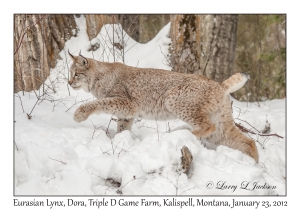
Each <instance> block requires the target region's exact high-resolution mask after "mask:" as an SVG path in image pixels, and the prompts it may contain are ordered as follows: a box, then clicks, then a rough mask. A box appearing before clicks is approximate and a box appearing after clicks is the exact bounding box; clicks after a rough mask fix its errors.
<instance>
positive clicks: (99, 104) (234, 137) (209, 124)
mask: <svg viewBox="0 0 300 210" xmlns="http://www.w3.org/2000/svg"><path fill="white" fill-rule="evenodd" d="M69 55H70V57H71V58H72V60H73V64H72V66H71V69H70V74H71V76H70V80H69V85H70V86H71V87H72V88H73V89H75V90H78V89H81V88H82V89H83V90H84V91H86V92H90V93H91V94H93V95H94V96H95V97H96V98H97V100H94V101H91V102H87V103H85V104H83V105H81V106H79V107H78V108H77V109H76V111H75V113H74V120H75V121H76V122H82V121H84V120H86V119H87V118H88V117H89V116H90V115H92V114H100V113H108V114H112V115H114V116H116V117H117V118H118V123H117V132H121V131H123V130H126V129H128V130H129V129H130V128H131V126H132V123H133V120H134V119H135V118H143V119H153V120H170V119H176V118H177V119H178V118H179V119H181V120H183V121H184V122H186V123H188V124H189V125H190V126H191V127H192V130H191V132H192V133H193V134H194V135H195V136H196V137H197V138H198V139H200V140H203V138H205V140H206V141H208V142H210V143H212V144H214V145H225V146H228V147H230V148H233V149H238V150H240V151H241V152H243V153H244V154H247V155H249V156H250V157H252V158H254V160H255V161H256V162H258V152H257V148H256V144H255V142H254V141H253V140H251V139H250V138H248V137H246V136H245V135H243V133H242V132H241V131H240V130H239V129H238V128H237V127H236V126H235V125H234V121H233V117H232V108H231V101H230V96H229V94H230V93H232V92H234V91H236V90H238V89H239V88H241V87H242V86H243V85H244V84H245V83H246V82H247V81H248V80H249V76H248V75H247V74H246V73H236V74H234V75H233V76H231V77H230V78H229V79H227V80H225V81H223V82H222V83H218V82H215V81H213V80H210V79H208V78H206V77H204V76H201V75H193V74H182V73H177V72H171V71H167V70H161V69H150V68H137V67H132V66H127V65H124V64H121V63H107V62H100V61H96V60H94V59H90V58H85V57H83V56H82V55H80V54H79V55H78V56H74V55H72V54H70V53H69Z"/></svg>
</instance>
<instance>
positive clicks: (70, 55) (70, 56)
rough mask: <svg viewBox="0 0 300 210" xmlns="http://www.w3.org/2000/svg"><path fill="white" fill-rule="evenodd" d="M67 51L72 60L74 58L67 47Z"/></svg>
mask: <svg viewBox="0 0 300 210" xmlns="http://www.w3.org/2000/svg"><path fill="white" fill-rule="evenodd" d="M68 53H69V56H70V57H71V58H72V60H74V59H75V58H74V56H73V55H72V54H71V53H70V50H69V49H68Z"/></svg>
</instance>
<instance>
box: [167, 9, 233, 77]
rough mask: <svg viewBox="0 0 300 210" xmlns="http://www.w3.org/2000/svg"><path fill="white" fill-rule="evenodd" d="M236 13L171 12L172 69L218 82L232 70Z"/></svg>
mask: <svg viewBox="0 0 300 210" xmlns="http://www.w3.org/2000/svg"><path fill="white" fill-rule="evenodd" d="M237 21H238V18H237V15H190V14H189V15H172V16H171V30H170V37H171V40H172V43H173V44H172V46H171V48H170V54H171V59H170V61H171V65H172V68H173V71H177V72H182V73H191V74H202V75H204V76H206V77H208V78H210V79H213V80H215V81H218V82H221V81H223V80H225V79H227V78H228V77H229V76H230V75H232V74H233V70H234V58H235V57H234V56H235V44H236V29H237Z"/></svg>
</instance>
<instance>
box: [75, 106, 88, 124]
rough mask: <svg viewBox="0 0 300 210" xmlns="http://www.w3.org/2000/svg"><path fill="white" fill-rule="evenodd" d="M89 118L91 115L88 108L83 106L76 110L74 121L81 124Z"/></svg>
mask: <svg viewBox="0 0 300 210" xmlns="http://www.w3.org/2000/svg"><path fill="white" fill-rule="evenodd" d="M89 116H90V113H89V111H88V110H87V109H86V106H85V105H84V104H83V105H80V106H79V107H78V108H77V109H76V111H75V113H74V118H73V119H74V120H75V121H76V122H78V123H79V122H82V121H85V120H86V119H87V118H88V117H89Z"/></svg>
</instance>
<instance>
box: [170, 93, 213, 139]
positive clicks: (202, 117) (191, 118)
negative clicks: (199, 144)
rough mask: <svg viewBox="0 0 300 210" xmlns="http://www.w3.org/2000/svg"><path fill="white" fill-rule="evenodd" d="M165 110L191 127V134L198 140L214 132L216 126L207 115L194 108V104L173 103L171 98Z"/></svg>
mask: <svg viewBox="0 0 300 210" xmlns="http://www.w3.org/2000/svg"><path fill="white" fill-rule="evenodd" d="M166 108H167V109H168V110H169V111H170V112H172V113H173V114H175V115H176V116H177V117H178V118H179V119H181V120H183V121H184V122H186V123H188V124H189V125H191V126H192V127H193V129H192V130H191V132H192V133H193V134H194V135H195V136H196V137H197V138H198V139H200V138H201V137H206V136H208V135H210V134H211V133H212V132H214V131H215V130H216V126H215V125H214V124H213V123H212V122H211V121H210V119H209V115H208V114H207V113H205V112H201V110H199V109H198V108H195V104H189V103H184V102H173V101H172V98H171V99H168V100H167V101H166Z"/></svg>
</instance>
